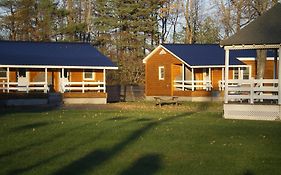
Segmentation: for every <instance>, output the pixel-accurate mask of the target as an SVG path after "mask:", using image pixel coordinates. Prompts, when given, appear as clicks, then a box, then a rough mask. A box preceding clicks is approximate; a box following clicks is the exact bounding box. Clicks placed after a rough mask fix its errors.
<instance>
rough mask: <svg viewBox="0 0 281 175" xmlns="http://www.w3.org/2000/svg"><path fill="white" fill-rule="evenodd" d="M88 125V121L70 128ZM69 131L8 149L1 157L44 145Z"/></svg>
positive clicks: (72, 129) (74, 128) (76, 128)
mask: <svg viewBox="0 0 281 175" xmlns="http://www.w3.org/2000/svg"><path fill="white" fill-rule="evenodd" d="M86 125H89V124H88V123H87V124H84V125H81V126H77V127H73V128H70V129H69V130H70V131H71V132H73V131H75V130H79V129H81V128H83V127H85V126H86ZM67 133H69V132H67V131H64V132H61V133H58V134H55V135H53V136H51V137H50V138H46V139H44V140H42V141H37V142H34V143H30V144H27V145H25V146H22V147H19V148H16V149H12V150H8V151H6V152H3V153H1V154H0V159H4V158H5V157H9V156H12V155H15V154H18V153H20V152H23V151H24V150H26V149H30V148H32V147H35V146H40V145H43V144H47V143H51V142H54V141H55V140H56V139H59V138H62V137H64V136H65V135H66V134H67Z"/></svg>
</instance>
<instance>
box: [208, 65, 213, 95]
mask: <svg viewBox="0 0 281 175" xmlns="http://www.w3.org/2000/svg"><path fill="white" fill-rule="evenodd" d="M211 79H212V74H211V68H209V82H208V86H209V87H208V91H211Z"/></svg>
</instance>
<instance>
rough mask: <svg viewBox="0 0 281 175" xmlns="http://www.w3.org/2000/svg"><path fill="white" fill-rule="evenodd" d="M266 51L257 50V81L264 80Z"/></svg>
mask: <svg viewBox="0 0 281 175" xmlns="http://www.w3.org/2000/svg"><path fill="white" fill-rule="evenodd" d="M266 57H267V50H257V79H261V78H264V70H265V62H266Z"/></svg>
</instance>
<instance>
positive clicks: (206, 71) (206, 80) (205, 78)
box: [203, 68, 211, 89]
mask: <svg viewBox="0 0 281 175" xmlns="http://www.w3.org/2000/svg"><path fill="white" fill-rule="evenodd" d="M210 80H211V75H210V73H209V69H207V68H204V69H203V85H204V87H203V89H206V88H207V84H209V82H210Z"/></svg>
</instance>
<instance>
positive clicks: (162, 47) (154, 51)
mask: <svg viewBox="0 0 281 175" xmlns="http://www.w3.org/2000/svg"><path fill="white" fill-rule="evenodd" d="M159 49H164V50H165V51H167V52H169V53H170V54H171V55H173V56H174V57H175V58H177V59H178V60H180V61H181V62H182V63H184V64H185V65H187V66H188V67H190V68H192V66H190V65H189V64H187V63H186V62H185V61H183V60H182V59H181V58H180V57H178V56H177V55H175V54H174V53H173V52H171V51H170V50H169V49H167V48H166V47H164V46H163V45H161V44H160V45H159V46H158V47H156V48H155V49H154V50H153V51H152V52H151V53H150V54H148V55H147V56H146V57H145V58H144V59H143V60H142V62H143V63H146V62H147V60H148V59H149V58H150V57H152V55H154V54H155V53H156V52H157V51H158V50H159Z"/></svg>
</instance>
